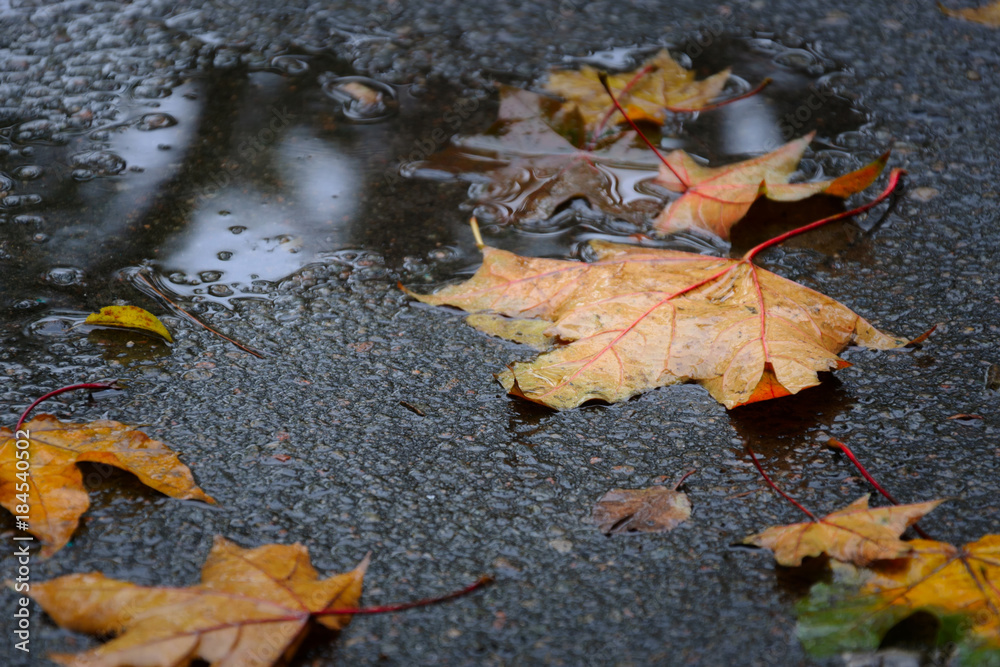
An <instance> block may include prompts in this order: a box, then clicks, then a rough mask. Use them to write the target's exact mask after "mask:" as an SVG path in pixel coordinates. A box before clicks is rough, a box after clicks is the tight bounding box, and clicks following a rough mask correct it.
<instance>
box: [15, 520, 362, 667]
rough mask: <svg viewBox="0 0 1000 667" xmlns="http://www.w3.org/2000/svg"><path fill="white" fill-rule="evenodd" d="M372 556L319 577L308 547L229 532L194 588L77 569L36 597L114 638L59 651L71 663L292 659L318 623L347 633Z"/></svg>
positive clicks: (257, 664)
mask: <svg viewBox="0 0 1000 667" xmlns="http://www.w3.org/2000/svg"><path fill="white" fill-rule="evenodd" d="M367 567H368V559H367V558H365V560H363V561H362V562H361V564H360V565H358V567H356V568H355V569H354V570H352V571H350V572H347V573H345V574H339V575H335V576H333V577H330V578H328V579H320V578H319V574H318V573H317V572H316V570H315V569H314V568H313V566H312V564H311V562H310V560H309V552H308V551H307V550H306V548H305V547H304V546H302V545H301V544H293V545H290V546H286V545H278V544H269V545H265V546H262V547H257V548H256V549H243V548H241V547H239V546H237V545H236V544H233V543H232V542H229V541H228V540H225V539H223V538H221V537H216V538H215V543H214V545H213V546H212V550H211V552H210V553H209V555H208V559H207V560H206V561H205V565H204V566H203V567H202V571H201V583H200V584H199V585H197V586H190V587H187V588H165V587H145V586H136V585H135V584H131V583H128V582H125V581H118V580H115V579H108V578H107V577H105V576H104V575H103V574H101V573H100V572H93V573H89V574H71V575H68V576H65V577H59V578H58V579H53V580H51V581H46V582H43V583H41V584H36V583H32V585H31V592H30V595H31V597H32V598H34V600H35V601H36V602H38V603H39V604H40V605H41V606H42V608H43V609H44V610H45V612H46V613H47V614H48V615H49V616H51V617H52V619H53V620H54V621H55V622H56V623H58V624H59V625H60V626H61V627H64V628H67V629H70V630H73V631H76V632H85V633H88V634H95V635H112V636H114V638H113V639H112V640H111V641H109V642H107V643H106V644H103V645H102V646H99V647H97V648H95V649H92V650H90V651H86V652H85V653H79V654H76V655H73V654H56V655H52V656H50V657H51V658H52V659H53V660H55V661H56V662H58V663H60V664H62V665H67V666H69V667H125V666H126V665H156V666H157V667H175V666H176V667H183V666H186V665H189V664H191V661H192V660H194V659H201V660H204V661H205V662H208V663H211V664H212V665H219V666H223V665H225V666H232V667H264V666H266V665H274V664H280V663H282V662H284V661H286V660H288V659H290V658H291V657H292V656H293V655H294V653H295V651H296V650H297V649H298V647H299V644H300V643H301V642H302V640H303V639H305V637H306V635H307V634H308V632H309V626H310V622H311V620H313V619H315V620H316V621H317V622H319V623H321V624H323V625H325V626H326V627H328V628H331V629H333V630H339V629H340V628H342V627H344V626H345V625H346V624H347V623H348V622H349V621H350V620H351V616H350V615H349V614H337V615H334V614H330V615H325V614H324V615H319V616H317V615H316V614H317V612H323V611H325V610H335V609H348V608H353V607H356V606H357V604H358V601H359V599H360V597H361V585H362V579H363V578H364V574H365V570H366V569H367Z"/></svg>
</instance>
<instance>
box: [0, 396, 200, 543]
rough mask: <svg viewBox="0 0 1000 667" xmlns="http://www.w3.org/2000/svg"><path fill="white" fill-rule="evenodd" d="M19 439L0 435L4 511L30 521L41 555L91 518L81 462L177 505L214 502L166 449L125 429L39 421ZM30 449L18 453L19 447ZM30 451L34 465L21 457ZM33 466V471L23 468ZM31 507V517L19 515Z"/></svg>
mask: <svg viewBox="0 0 1000 667" xmlns="http://www.w3.org/2000/svg"><path fill="white" fill-rule="evenodd" d="M24 432H27V434H28V437H27V438H16V437H14V436H15V434H14V433H13V432H12V431H11V430H10V429H8V428H3V429H0V504H2V505H3V506H4V507H6V508H7V509H8V510H10V511H11V512H12V513H14V514H16V515H24V514H27V516H28V520H27V523H28V526H30V528H29V532H31V533H33V534H34V535H37V536H38V537H39V538H41V540H42V541H43V542H44V543H45V546H44V547H43V548H42V556H43V557H48V556H51V555H52V554H54V553H55V552H57V551H59V550H60V549H62V548H63V547H64V546H65V545H66V543H67V542H68V541H69V538H70V536H71V535H72V534H73V531H75V530H76V527H77V525H78V524H79V520H80V516H82V515H83V513H84V512H86V511H87V508H88V507H89V506H90V500H89V498H88V497H87V490H86V489H85V488H84V485H83V475H82V473H81V472H80V469H79V468H78V467H77V464H78V463H84V462H91V463H103V464H106V465H110V466H114V467H116V468H121V469H122V470H127V471H128V472H131V473H132V474H134V475H136V476H137V477H138V478H139V480H140V481H141V482H142V483H143V484H145V485H146V486H149V487H151V488H153V489H156V490H157V491H159V492H161V493H165V494H166V495H168V496H171V497H173V498H182V499H194V500H203V501H205V502H209V503H212V502H215V501H214V500H213V499H212V498H211V497H210V496H208V495H206V494H205V493H204V492H203V491H202V490H201V489H200V488H198V485H197V484H195V482H194V479H193V477H192V476H191V471H190V470H189V469H188V467H187V466H186V465H184V464H183V463H181V462H180V460H179V459H178V457H177V454H176V453H175V452H174V451H172V450H171V449H170V448H168V447H167V446H166V445H165V444H163V443H162V442H159V441H158V440H153V439H152V438H150V437H149V436H147V435H146V434H145V433H142V432H141V431H137V430H135V429H133V428H132V427H130V426H127V425H125V424H122V423H120V422H115V421H108V420H99V421H94V422H90V423H89V424H71V423H66V422H61V421H59V420H58V419H56V418H55V417H53V416H52V415H38V416H37V417H35V418H33V419H32V420H31V421H29V422H27V423H25V424H24V426H23V428H22V430H21V431H18V435H22V434H23V433H24ZM25 439H26V440H27V442H28V446H27V447H21V448H19V447H17V442H18V441H19V440H20V441H21V442H24V441H25ZM23 452H28V458H27V459H25V457H23V456H18V454H19V453H23ZM24 460H27V461H29V462H30V466H28V467H27V468H25V466H23V465H22V466H21V467H18V462H23V461H24ZM19 506H27V507H26V509H27V510H28V511H27V512H22V511H20V510H19Z"/></svg>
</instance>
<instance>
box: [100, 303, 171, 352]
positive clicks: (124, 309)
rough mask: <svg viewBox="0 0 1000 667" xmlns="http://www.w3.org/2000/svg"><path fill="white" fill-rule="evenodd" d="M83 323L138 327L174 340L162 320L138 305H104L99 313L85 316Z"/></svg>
mask: <svg viewBox="0 0 1000 667" xmlns="http://www.w3.org/2000/svg"><path fill="white" fill-rule="evenodd" d="M84 324H91V325H93V326H99V327H118V328H123V329H139V330H140V331H148V332H150V333H154V334H156V335H157V336H160V337H162V338H165V339H167V341H168V342H170V343H172V342H174V339H173V338H172V337H171V336H170V332H169V331H167V328H166V327H165V326H163V322H161V321H160V320H159V319H157V317H156V315H153V314H152V313H151V312H149V311H147V310H143V309H142V308H140V307H138V306H106V307H104V308H101V312H99V313H91V314H90V315H88V316H87V319H86V321H85V322H84Z"/></svg>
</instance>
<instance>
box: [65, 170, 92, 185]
mask: <svg viewBox="0 0 1000 667" xmlns="http://www.w3.org/2000/svg"><path fill="white" fill-rule="evenodd" d="M95 176H96V174H94V172H92V171H91V170H89V169H74V170H73V171H72V172H70V178H72V179H73V180H74V181H79V182H80V183H84V182H86V181H92V180H94V177H95Z"/></svg>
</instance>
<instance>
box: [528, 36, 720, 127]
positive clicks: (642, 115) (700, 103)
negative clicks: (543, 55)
mask: <svg viewBox="0 0 1000 667" xmlns="http://www.w3.org/2000/svg"><path fill="white" fill-rule="evenodd" d="M600 74H601V72H600V71H599V70H597V69H594V68H593V67H590V66H589V65H584V66H583V67H581V68H580V69H579V70H555V71H553V72H551V73H550V74H549V76H548V80H547V82H546V84H545V90H546V91H548V92H550V93H554V94H556V95H559V96H560V97H562V98H564V99H565V100H566V103H565V105H564V106H563V109H562V110H561V111H560V115H564V114H574V113H579V114H580V116H581V117H582V118H583V121H584V124H585V126H586V128H587V129H588V130H589V131H591V132H597V133H599V132H600V129H601V128H602V126H604V125H605V123H606V122H607V121H608V120H609V118H614V110H615V107H614V106H613V105H612V103H611V100H610V99H609V98H608V94H607V93H606V92H605V90H604V88H603V87H602V85H601V82H600V79H599V76H600ZM728 80H729V70H728V69H725V70H723V71H721V72H719V73H718V74H713V75H712V76H710V77H708V78H707V79H704V80H702V81H695V80H694V72H692V71H690V70H687V69H684V68H683V67H681V66H680V65H679V64H677V62H676V61H674V59H673V58H671V57H670V53H669V52H668V51H667V50H666V49H664V50H662V51H660V52H659V53H657V54H656V55H655V56H653V57H652V58H650V59H649V60H647V61H646V62H645V63H644V64H643V65H642V67H639V68H638V69H636V70H634V71H631V72H623V73H621V74H615V75H612V76H609V77H608V83H609V84H610V86H611V90H612V92H613V93H615V97H617V98H618V99H619V101H620V102H621V104H622V106H623V107H625V111H626V112H627V113H628V115H629V117H630V118H632V119H633V120H636V121H640V120H648V121H652V122H654V123H658V124H660V125H662V124H663V123H664V121H665V119H666V113H667V111H668V110H669V111H698V110H699V109H701V108H702V107H704V106H706V105H707V104H709V102H711V101H712V100H713V99H714V98H716V97H718V96H719V94H720V93H721V92H722V89H723V88H724V87H725V85H726V81H728ZM617 122H619V123H624V122H625V120H624V119H620V120H617Z"/></svg>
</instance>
